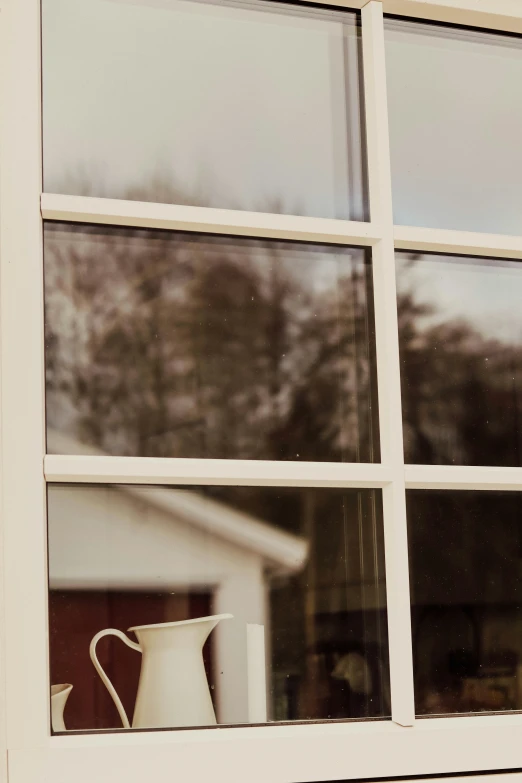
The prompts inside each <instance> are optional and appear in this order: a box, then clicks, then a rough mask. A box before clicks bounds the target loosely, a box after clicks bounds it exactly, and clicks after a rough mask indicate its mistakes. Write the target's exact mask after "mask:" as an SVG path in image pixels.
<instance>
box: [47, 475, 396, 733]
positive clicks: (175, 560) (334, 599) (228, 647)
mask: <svg viewBox="0 0 522 783" xmlns="http://www.w3.org/2000/svg"><path fill="white" fill-rule="evenodd" d="M48 519H49V584H50V598H49V618H50V666H51V682H52V684H53V686H55V695H54V697H53V698H54V699H55V706H56V709H54V711H53V722H54V725H55V730H59V729H57V728H56V726H59V718H63V721H64V726H65V728H66V729H67V730H74V729H77V730H80V729H96V728H98V729H99V728H121V726H122V719H121V717H120V716H119V714H118V712H117V709H116V707H115V705H114V703H113V701H112V699H111V697H110V695H109V693H108V692H107V690H106V689H105V687H104V685H103V683H102V681H101V679H100V677H99V676H98V674H97V672H96V670H95V667H94V666H93V664H92V661H91V658H90V654H89V646H90V643H91V640H92V639H93V637H94V636H95V634H98V632H100V631H102V630H104V629H107V628H112V629H117V630H119V631H123V632H126V631H127V629H129V628H133V627H136V626H153V628H148V629H146V630H145V631H144V630H143V628H142V629H141V630H138V631H137V632H136V636H135V635H134V634H133V633H132V632H130V633H129V634H128V637H129V638H130V639H131V640H133V641H134V642H136V637H137V638H138V640H139V642H140V644H141V645H142V649H143V651H144V654H143V655H140V653H139V651H138V650H136V649H129V648H128V647H127V646H125V645H124V643H123V642H122V641H121V639H117V638H114V636H108V637H103V638H100V640H99V642H98V644H97V646H96V653H97V655H98V658H99V662H100V664H101V666H102V667H103V670H104V671H105V672H106V674H107V675H108V677H109V678H110V680H111V682H112V683H113V685H114V687H115V689H116V691H117V693H118V694H119V697H120V698H121V701H122V703H123V709H124V710H125V713H126V714H127V715H128V717H129V722H130V723H131V724H132V726H133V727H134V728H152V727H153V726H156V727H165V726H169V727H176V726H184V725H204V724H205V725H213V723H214V722H217V723H222V724H223V723H236V724H237V723H248V722H249V721H251V720H252V717H251V713H250V711H249V702H248V692H249V686H250V689H252V688H253V689H254V691H255V690H256V689H258V688H259V687H260V688H261V689H262V694H261V695H262V701H263V702H265V701H266V709H265V713H266V717H265V720H268V721H293V720H319V719H320V720H322V719H324V720H328V719H348V718H363V717H364V718H368V717H385V716H389V715H390V694H389V671H388V648H387V621H386V587H385V575H384V544H383V529H382V509H381V498H380V494H379V493H378V492H376V491H374V490H361V491H359V490H337V489H308V488H307V489H294V488H292V489H290V488H288V489H287V488H267V487H199V488H198V487H192V488H186V489H183V488H173V487H150V486H148V487H141V486H135V485H117V486H88V485H83V486H74V485H52V486H49V489H48ZM222 614H230V615H233V617H227V618H225V617H223V618H222V619H221V620H220V621H219V622H218V623H217V625H216V627H215V628H214V629H213V630H212V629H211V630H210V632H209V629H208V628H205V627H204V625H205V623H206V622H208V621H206V620H203V619H202V618H205V617H208V616H211V617H215V616H216V615H222ZM189 619H192V620H193V621H194V622H193V623H192V624H188V625H187V624H183V623H184V621H186V620H189ZM163 623H167V624H171V623H182V625H181V626H179V625H178V626H172V625H168V626H164V625H163V626H159V624H163ZM248 625H255V626H256V628H257V630H258V631H259V629H260V634H261V635H259V634H258V635H257V636H256V638H255V639H254V642H255V644H254V647H253V648H252V646H251V647H250V652H249V651H248V647H247V626H248ZM201 629H202V632H201V633H200V630H201ZM147 633H148V634H149V636H148V637H147ZM256 633H257V632H256ZM140 634H141V635H140ZM198 634H199V635H198ZM207 638H208V641H206V642H205V639H207ZM155 644H158V645H159V646H161V647H162V655H163V656H165V657H167V658H168V659H169V661H170V663H169V666H170V669H169V670H168V671H167V672H166V673H165V672H164V671H163V668H162V666H163V665H162V664H161V661H160V663H158V665H157V666H156V667H153V671H152V672H151V671H148V676H145V675H144V676H143V682H140V686H139V689H138V679H139V676H140V671H141V672H143V671H144V669H145V668H146V667H147V666H149V669H150V662H151V661H152V662H153V663H154V661H155V658H154V645H155ZM180 649H181V652H183V651H185V653H186V655H185V657H183V658H182V659H181V658H180V657H178V658H176V655H178V656H179V654H180ZM252 649H253V650H254V654H255V660H256V661H257V663H256V664H255V666H254V667H251V669H252V668H253V674H252V672H251V674H250V675H249V674H248V660H249V655H251V654H252ZM187 650H188V652H187ZM202 650H203V660H202V659H201V655H202ZM147 656H148V660H146V657H147ZM171 658H172V660H170V659H171ZM251 660H252V659H251ZM198 661H199V664H198ZM197 664H198V665H199V668H198V665H197ZM249 677H250V679H249ZM162 678H163V679H162ZM152 681H154V682H153V684H152V685H151V682H152ZM265 681H266V690H265ZM71 685H72V690H71V689H70V687H69V686H71ZM59 686H62V690H60V689H59ZM63 688H68V689H69V690H68V691H67V696H68V698H67V700H66V702H65V709H63V705H61V711H59V710H58V705H57V704H56V698H57V697H58V696H60V694H61V693H63V692H64V690H63ZM154 689H156V690H154ZM181 692H183V694H184V698H183V700H180V698H179V695H180V693H181ZM154 693H155V694H156V696H154ZM158 693H159V694H160V697H159V699H158V697H157V694H158ZM202 694H203V695H202ZM205 694H206V696H205ZM205 698H206V702H205ZM198 705H199V706H198ZM198 710H199V712H198ZM209 710H210V712H209ZM214 715H215V718H214V717H213V716H214Z"/></svg>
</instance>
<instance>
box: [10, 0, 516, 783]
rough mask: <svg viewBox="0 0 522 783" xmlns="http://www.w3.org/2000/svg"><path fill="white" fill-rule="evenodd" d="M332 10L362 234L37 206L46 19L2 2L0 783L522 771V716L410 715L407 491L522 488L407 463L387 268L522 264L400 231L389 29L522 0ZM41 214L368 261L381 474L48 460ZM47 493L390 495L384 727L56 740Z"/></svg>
mask: <svg viewBox="0 0 522 783" xmlns="http://www.w3.org/2000/svg"><path fill="white" fill-rule="evenodd" d="M86 2H88V0H86ZM301 2H302V3H303V4H305V3H306V2H308V0H301ZM322 2H323V4H324V3H327V4H331V5H336V6H343V7H346V8H351V9H354V8H355V9H361V17H362V35H363V58H364V82H365V105H366V128H367V146H368V171H369V197H370V210H371V222H370V223H358V222H353V221H343V220H330V219H323V218H306V217H296V216H288V215H267V214H259V213H249V212H239V211H234V210H221V209H209V208H200V207H188V206H175V205H165V204H163V205H160V204H149V203H139V202H127V201H117V200H111V199H96V198H83V197H76V196H63V195H55V194H43V195H42V194H41V190H42V177H41V170H42V156H41V86H40V85H41V62H40V7H39V5H40V4H39V0H0V5H1V8H0V275H1V276H0V284H1V285H0V384H1V385H0V390H1V403H0V405H1V407H0V413H1V419H0V423H1V445H0V449H1V451H0V453H1V459H2V467H1V479H2V480H1V484H0V503H1V523H2V524H1V525H0V544H1V548H2V556H3V565H2V579H1V580H0V623H1V632H0V674H1V677H0V780H2V779H5V780H7V779H9V781H10V783H42V782H43V781H49V782H50V781H52V783H71V781H74V782H75V783H93V782H94V781H96V783H106V782H107V783H108V782H109V781H111V782H112V781H116V780H118V781H119V780H125V781H126V783H143V781H144V780H146V779H149V780H151V781H154V783H167V781H169V782H170V781H172V780H180V781H182V782H183V783H203V782H205V783H207V782H209V781H212V783H298V782H303V781H307V782H308V783H311V782H312V781H332V780H350V779H361V778H364V779H368V778H374V777H382V778H390V777H403V776H410V775H417V776H423V775H440V774H457V773H460V772H477V773H478V772H487V771H492V770H496V771H497V772H498V773H499V772H500V771H502V770H505V771H506V772H507V771H509V770H518V769H519V768H522V713H514V714H511V715H484V716H465V717H449V718H432V719H422V720H415V715H414V701H413V674H412V655H411V626H410V603H409V577H408V556H407V530H406V509H405V489H407V488H448V489H456V490H458V489H477V490H493V489H498V490H512V491H516V490H519V491H521V490H522V468H492V467H452V466H423V465H420V466H413V465H405V464H404V457H403V443H402V418H401V392H400V375H399V367H400V365H399V349H398V330H397V306H396V289H395V271H394V250H395V248H399V249H412V250H432V251H439V252H450V253H460V254H469V255H485V256H496V257H510V258H522V236H516V237H510V236H503V235H490V234H480V233H469V232H459V231H445V230H436V229H424V228H411V227H405V226H395V227H394V225H393V217H392V195H391V177H390V153H389V141H388V117H387V102H386V75H385V62H384V31H383V12H384V13H394V14H400V15H405V16H410V17H417V18H419V19H426V20H435V21H447V22H454V23H458V24H466V25H472V26H478V27H483V28H490V29H496V30H505V31H509V32H517V33H522V0H437V1H434V2H430V1H429V0H368V1H367V2H366V1H365V0H346V1H345V0H322ZM42 217H43V218H47V219H55V220H66V221H67V220H74V221H80V222H82V221H83V222H91V223H106V224H112V225H120V226H153V227H157V228H160V227H161V228H170V229H184V230H194V231H200V232H212V233H222V234H228V233H230V234H234V235H238V234H241V235H246V236H262V237H272V238H287V239H301V240H314V241H320V242H329V243H343V244H346V243H352V244H357V245H363V246H370V247H371V248H372V255H373V275H374V296H375V313H376V316H375V319H376V324H375V326H376V343H377V375H378V385H379V417H380V436H381V456H382V462H381V463H380V464H325V463H293V462H267V461H250V462H249V461H240V460H206V459H200V460H198V459H161V460H160V459H151V458H140V457H132V458H128V457H109V456H107V457H89V456H60V455H53V456H45V434H44V431H45V421H44V414H45V404H44V336H43V252H42ZM52 482H91V483H105V482H125V483H137V484H143V483H161V484H174V483H181V484H192V483H195V484H205V483H207V484H243V485H249V484H264V485H269V486H337V487H374V488H380V489H381V490H382V494H383V505H384V528H385V549H386V579H387V595H388V616H389V636H390V639H389V643H390V668H391V695H392V720H389V721H366V722H364V721H361V722H331V723H316V724H311V723H310V724H293V725H277V724H274V725H267V726H248V727H234V728H223V729H219V728H217V729H193V730H172V731H147V732H138V733H136V732H130V733H127V732H126V733H123V732H122V733H99V734H83V735H71V736H56V737H52V736H50V726H49V723H50V720H49V667H48V618H47V540H46V516H45V515H46V507H45V492H46V484H47V483H52ZM490 777H491V778H493V775H489V774H488V775H484V776H483V777H482V779H485V778H488V779H489V778H490ZM494 777H498V775H495V776H494ZM510 777H511V778H513V777H517V778H520V779H521V780H522V773H518V772H516V771H515V772H511V773H510Z"/></svg>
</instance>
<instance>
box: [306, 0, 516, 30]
mask: <svg viewBox="0 0 522 783" xmlns="http://www.w3.org/2000/svg"><path fill="white" fill-rule="evenodd" d="M299 2H301V3H303V4H306V3H312V2H313V0H299ZM367 2H368V0H323V5H333V6H337V7H338V8H346V9H347V10H349V9H353V10H359V9H361V8H363V7H364V6H365V5H366V3H367ZM382 6H383V11H384V13H385V14H397V15H398V16H407V17H412V18H413V19H419V20H422V19H425V20H426V21H429V22H447V23H449V24H459V25H469V26H470V27H483V28H486V29H487V28H490V29H492V30H503V31H506V32H510V33H522V4H521V3H520V0H382Z"/></svg>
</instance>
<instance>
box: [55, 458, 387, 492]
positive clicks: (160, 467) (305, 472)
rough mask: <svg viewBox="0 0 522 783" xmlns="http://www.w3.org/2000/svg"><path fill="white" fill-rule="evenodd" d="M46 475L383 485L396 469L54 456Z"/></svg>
mask: <svg viewBox="0 0 522 783" xmlns="http://www.w3.org/2000/svg"><path fill="white" fill-rule="evenodd" d="M45 476H46V479H47V481H49V482H73V483H75V482H80V483H111V484H118V483H123V484H228V485H232V486H233V485H236V486H240V485H243V486H262V485H265V486H272V487H285V486H292V487H383V486H385V485H386V484H388V483H389V482H390V481H391V480H392V471H391V469H390V468H387V467H385V466H383V465H380V464H371V463H340V462H275V461H274V462H272V461H269V460H266V461H264V460H226V459H177V458H170V459H169V458H156V457H107V456H104V457H96V456H83V455H79V456H73V455H70V456H69V455H57V454H49V455H47V456H46V457H45Z"/></svg>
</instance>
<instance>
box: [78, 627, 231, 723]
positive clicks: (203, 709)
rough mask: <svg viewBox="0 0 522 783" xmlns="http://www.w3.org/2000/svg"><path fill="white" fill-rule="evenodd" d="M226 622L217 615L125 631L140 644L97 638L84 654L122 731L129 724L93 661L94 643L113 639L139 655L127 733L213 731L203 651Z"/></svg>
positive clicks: (124, 638)
mask: <svg viewBox="0 0 522 783" xmlns="http://www.w3.org/2000/svg"><path fill="white" fill-rule="evenodd" d="M230 618H232V615H231V614H216V615H214V616H212V617H198V618H196V619H195V620H182V621H181V622H177V623H159V624H157V625H139V626H135V627H133V628H129V631H134V633H135V634H136V636H137V637H138V642H139V644H136V643H135V642H133V641H131V640H130V639H129V638H128V636H126V635H125V634H124V633H122V632H121V631H118V630H116V629H115V628H107V629H106V630H105V631H100V632H99V633H97V634H96V636H95V637H94V638H93V640H92V642H91V646H90V650H89V652H90V655H91V660H92V662H93V664H94V666H95V668H96V671H97V672H98V674H99V675H100V677H101V679H102V681H103V683H104V685H105V687H106V688H107V690H108V691H109V693H110V695H111V696H112V699H113V701H114V703H115V705H116V707H117V710H118V712H119V714H120V718H121V720H122V723H123V726H124V727H125V728H126V729H130V724H129V719H128V718H127V714H126V712H125V710H124V708H123V704H122V703H121V701H120V697H119V696H118V694H117V693H116V691H115V689H114V686H113V684H112V683H111V681H110V680H109V678H108V677H107V675H106V674H105V672H104V671H103V669H102V667H101V666H100V662H99V661H98V658H97V657H96V644H97V643H98V641H99V640H100V639H101V638H102V637H103V636H107V635H109V634H112V635H114V636H117V637H118V638H119V639H121V640H122V641H123V642H125V644H126V645H128V646H129V647H132V649H133V650H137V651H138V652H140V653H142V656H143V659H142V662H141V671H140V680H139V685H138V694H137V696H136V705H135V707H134V717H133V720H132V728H169V727H174V726H212V725H215V723H216V715H215V713H214V707H213V706H212V699H211V697H210V691H209V688H208V682H207V675H206V672H205V665H204V663H203V645H204V644H205V641H206V639H207V637H208V635H209V634H210V632H211V631H212V630H213V629H214V628H215V627H216V625H217V624H218V623H219V622H220V620H228V619H230Z"/></svg>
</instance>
